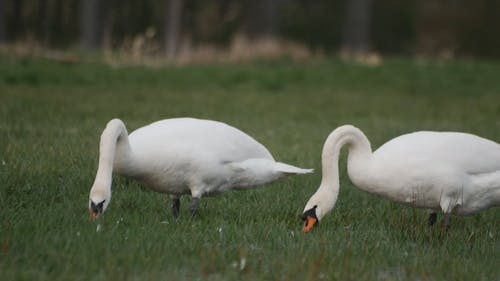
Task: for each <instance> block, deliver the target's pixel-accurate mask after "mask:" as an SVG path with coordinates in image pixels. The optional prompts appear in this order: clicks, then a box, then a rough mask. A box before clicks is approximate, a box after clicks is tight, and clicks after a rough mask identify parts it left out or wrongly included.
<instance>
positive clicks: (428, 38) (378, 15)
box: [0, 0, 500, 58]
mask: <svg viewBox="0 0 500 281" xmlns="http://www.w3.org/2000/svg"><path fill="white" fill-rule="evenodd" d="M137 36H140V38H142V40H143V41H144V40H149V41H148V42H150V45H149V46H150V49H151V50H150V51H151V52H157V53H161V54H164V55H167V56H170V57H173V56H175V55H176V54H177V53H178V52H179V49H180V48H183V46H184V47H185V46H195V47H196V46H203V45H211V46H217V47H220V48H226V47H227V46H229V45H230V44H232V42H233V41H234V39H235V38H237V37H238V36H240V37H243V38H245V40H247V41H245V42H247V43H248V44H249V45H250V47H251V44H252V42H256V41H259V40H262V39H279V40H286V41H290V42H297V43H299V44H301V45H303V46H305V47H307V48H308V49H309V50H315V51H316V50H320V51H321V52H324V53H331V52H342V53H348V54H351V53H354V54H358V53H361V54H363V53H367V52H380V53H382V54H403V55H408V54H425V55H450V56H454V55H461V56H474V57H486V58H488V57H489V58H499V57H500V1H499V0H475V1H471V0H406V1H405V0H378V1H375V0H337V1H332V0H233V1H230V0H142V1H127V0H121V1H118V0H107V1H105V0H0V43H12V42H24V43H33V44H38V45H41V46H44V47H48V48H68V47H70V48H74V47H81V48H85V49H100V48H103V47H104V48H109V49H111V50H114V49H118V48H121V47H123V46H126V45H127V44H128V45H133V44H135V43H134V38H138V37H137Z"/></svg>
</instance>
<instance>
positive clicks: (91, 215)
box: [89, 209, 99, 221]
mask: <svg viewBox="0 0 500 281" xmlns="http://www.w3.org/2000/svg"><path fill="white" fill-rule="evenodd" d="M98 218H99V213H94V212H93V211H92V209H89V221H95V220H96V219H98Z"/></svg>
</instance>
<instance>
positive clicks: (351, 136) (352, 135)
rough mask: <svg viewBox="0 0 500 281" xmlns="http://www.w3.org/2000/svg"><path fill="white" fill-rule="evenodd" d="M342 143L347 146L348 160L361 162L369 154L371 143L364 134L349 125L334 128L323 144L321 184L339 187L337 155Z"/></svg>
mask: <svg viewBox="0 0 500 281" xmlns="http://www.w3.org/2000/svg"><path fill="white" fill-rule="evenodd" d="M344 145H347V146H348V148H349V156H348V161H349V163H351V162H356V163H363V162H364V161H367V160H368V159H369V158H370V156H371V154H372V150H371V145H370V142H369V141H368V139H367V138H366V136H365V134H363V132H361V130H359V129H358V128H356V127H354V126H351V125H344V126H341V127H338V128H337V129H335V130H334V131H333V132H332V133H331V134H330V135H329V136H328V138H327V139H326V141H325V145H324V146H323V152H322V154H321V158H322V173H323V178H322V181H321V186H330V187H332V186H333V188H334V189H337V191H336V192H338V188H339V155H340V150H341V149H342V147H343V146H344Z"/></svg>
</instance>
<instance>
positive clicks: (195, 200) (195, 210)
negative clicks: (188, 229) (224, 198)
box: [189, 197, 200, 217]
mask: <svg viewBox="0 0 500 281" xmlns="http://www.w3.org/2000/svg"><path fill="white" fill-rule="evenodd" d="M199 204H200V198H199V197H192V198H191V203H190V204H189V211H190V212H191V217H194V216H196V214H197V213H198V205H199Z"/></svg>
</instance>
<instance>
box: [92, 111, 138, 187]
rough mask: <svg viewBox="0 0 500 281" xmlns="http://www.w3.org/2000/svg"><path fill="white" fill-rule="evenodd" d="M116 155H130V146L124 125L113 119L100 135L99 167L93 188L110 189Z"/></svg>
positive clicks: (122, 156)
mask: <svg viewBox="0 0 500 281" xmlns="http://www.w3.org/2000/svg"><path fill="white" fill-rule="evenodd" d="M117 154H118V155H120V157H121V158H124V156H125V155H128V154H130V144H129V141H128V132H127V128H126V127H125V124H123V122H122V121H121V120H120V119H113V120H111V121H109V122H108V124H107V125H106V128H105V129H104V131H103V132H102V134H101V140H100V144H99V166H98V168H97V174H96V178H95V181H94V187H96V188H106V189H111V182H112V174H113V165H114V162H115V156H116V155H117Z"/></svg>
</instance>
